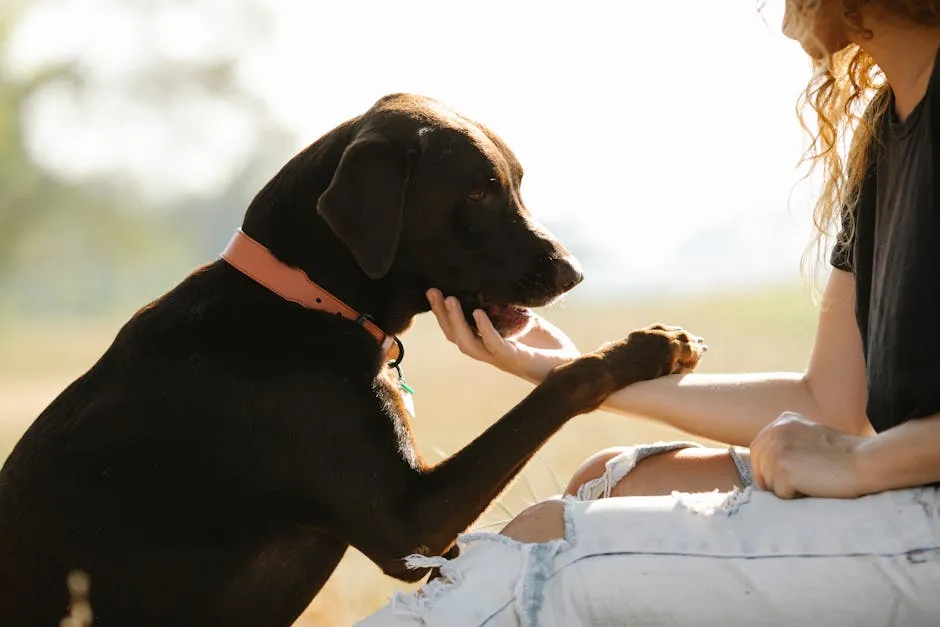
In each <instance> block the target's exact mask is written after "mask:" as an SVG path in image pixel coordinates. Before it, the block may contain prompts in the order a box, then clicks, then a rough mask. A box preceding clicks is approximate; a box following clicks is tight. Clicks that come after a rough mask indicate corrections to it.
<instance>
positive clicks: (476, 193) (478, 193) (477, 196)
mask: <svg viewBox="0 0 940 627" xmlns="http://www.w3.org/2000/svg"><path fill="white" fill-rule="evenodd" d="M489 193H490V190H488V189H486V188H485V187H478V188H477V189H475V190H473V191H472V192H470V193H469V194H467V200H469V201H470V202H480V201H481V200H483V199H484V198H486V196H487V195H488V194H489Z"/></svg>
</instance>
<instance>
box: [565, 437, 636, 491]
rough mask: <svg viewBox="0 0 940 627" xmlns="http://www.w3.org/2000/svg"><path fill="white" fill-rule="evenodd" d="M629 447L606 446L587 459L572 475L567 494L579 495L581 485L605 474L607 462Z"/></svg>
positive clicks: (566, 489)
mask: <svg viewBox="0 0 940 627" xmlns="http://www.w3.org/2000/svg"><path fill="white" fill-rule="evenodd" d="M627 448H628V447H625V446H614V447H611V448H605V449H602V450H600V451H597V452H596V453H594V454H593V455H591V456H590V457H588V458H587V459H585V460H584V461H583V462H581V465H580V466H578V469H577V470H575V471H574V474H573V475H572V476H571V480H570V481H569V482H568V487H567V488H565V494H566V495H569V496H577V494H578V490H580V489H581V486H583V485H584V484H585V483H587V482H588V481H592V480H594V479H597V478H599V477H602V476H604V473H605V472H607V462H609V461H610V460H612V459H613V458H614V457H617V455H620V454H621V453H623V452H624V451H626V450H627Z"/></svg>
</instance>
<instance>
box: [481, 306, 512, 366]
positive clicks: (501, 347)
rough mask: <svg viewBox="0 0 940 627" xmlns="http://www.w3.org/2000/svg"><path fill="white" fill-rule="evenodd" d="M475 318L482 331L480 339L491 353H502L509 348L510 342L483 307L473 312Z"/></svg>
mask: <svg viewBox="0 0 940 627" xmlns="http://www.w3.org/2000/svg"><path fill="white" fill-rule="evenodd" d="M473 319H474V321H475V322H476V323H477V330H479V331H480V339H481V340H482V341H483V346H484V347H485V348H486V350H487V351H489V353H490V354H491V355H494V356H496V355H502V354H504V353H505V352H506V350H507V349H508V348H509V344H508V343H507V342H506V340H504V339H503V336H502V335H500V334H499V331H497V330H496V327H494V326H493V322H492V321H491V320H490V318H489V316H487V315H486V312H484V311H483V310H481V309H477V310H476V311H474V312H473Z"/></svg>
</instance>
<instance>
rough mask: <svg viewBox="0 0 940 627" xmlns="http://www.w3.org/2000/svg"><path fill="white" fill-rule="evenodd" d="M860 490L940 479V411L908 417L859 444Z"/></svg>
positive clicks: (939, 480) (880, 488) (921, 483)
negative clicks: (911, 418)
mask: <svg viewBox="0 0 940 627" xmlns="http://www.w3.org/2000/svg"><path fill="white" fill-rule="evenodd" d="M858 475H859V478H860V481H861V482H862V486H863V492H864V493H865V494H872V493H875V492H882V491H884V490H896V489H900V488H908V487H914V486H921V485H927V484H931V483H940V414H935V415H933V416H930V417H928V418H918V419H914V420H909V421H907V422H905V423H904V424H902V425H899V426H897V427H894V428H893V429H888V430H887V431H884V432H883V433H879V434H878V435H876V436H874V437H871V438H868V439H866V440H865V441H864V442H863V444H861V445H860V446H859V448H858Z"/></svg>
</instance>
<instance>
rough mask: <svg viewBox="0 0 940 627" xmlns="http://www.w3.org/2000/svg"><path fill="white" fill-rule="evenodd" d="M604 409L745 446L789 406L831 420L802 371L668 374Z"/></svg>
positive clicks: (612, 399)
mask: <svg viewBox="0 0 940 627" xmlns="http://www.w3.org/2000/svg"><path fill="white" fill-rule="evenodd" d="M603 409H605V410H608V411H613V412H616V413H620V414H625V415H630V416H641V417H646V418H650V419H652V420H655V421H657V422H662V423H665V424H668V425H670V426H672V427H675V428H677V429H680V430H682V431H685V432H687V433H691V434H693V435H696V436H699V437H704V438H708V439H711V440H716V441H719V442H727V443H729V444H736V445H739V446H748V445H750V443H751V441H752V440H753V439H754V437H755V436H756V435H757V433H758V432H759V431H760V430H761V429H763V428H764V427H765V426H767V425H768V424H769V423H770V422H772V421H773V420H774V419H776V418H777V416H779V415H780V414H782V413H783V412H785V411H792V412H796V413H799V414H802V415H804V416H806V417H808V418H811V419H813V420H816V421H818V422H822V423H826V422H827V421H826V419H825V416H822V415H821V414H822V412H821V411H820V407H819V403H818V402H817V401H816V399H815V397H814V396H813V394H812V392H811V390H810V386H808V385H807V384H806V380H805V378H804V375H803V374H800V373H763V374H689V375H673V376H668V377H662V378H659V379H653V380H651V381H642V382H640V383H635V384H633V385H631V386H629V387H626V388H624V389H622V390H620V391H619V392H616V393H615V394H613V395H612V396H610V397H609V398H608V399H607V402H606V403H605V404H604V406H603Z"/></svg>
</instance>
